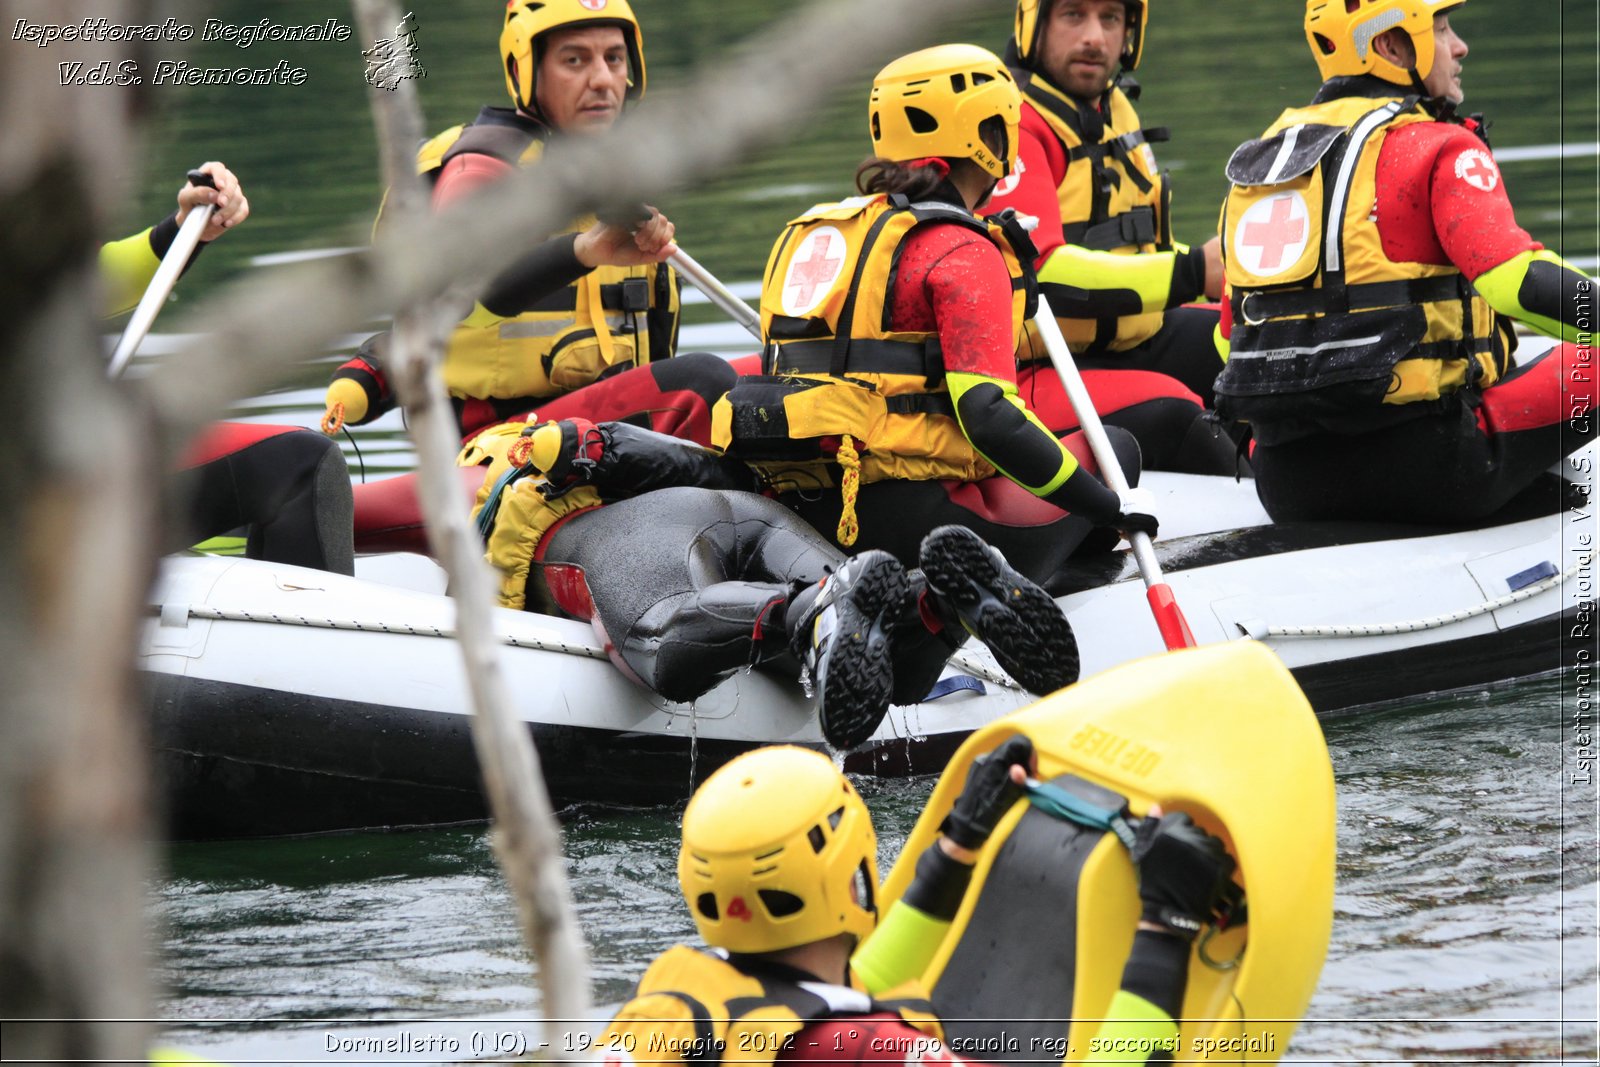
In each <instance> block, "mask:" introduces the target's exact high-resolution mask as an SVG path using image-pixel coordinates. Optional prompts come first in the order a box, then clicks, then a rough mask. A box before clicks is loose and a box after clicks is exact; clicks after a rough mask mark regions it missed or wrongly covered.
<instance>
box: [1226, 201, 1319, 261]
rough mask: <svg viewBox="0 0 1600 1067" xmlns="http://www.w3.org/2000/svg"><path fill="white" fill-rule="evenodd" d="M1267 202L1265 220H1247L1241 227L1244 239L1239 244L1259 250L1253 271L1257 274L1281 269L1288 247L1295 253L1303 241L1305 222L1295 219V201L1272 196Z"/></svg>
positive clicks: (1302, 244)
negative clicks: (1267, 214)
mask: <svg viewBox="0 0 1600 1067" xmlns="http://www.w3.org/2000/svg"><path fill="white" fill-rule="evenodd" d="M1268 203H1270V204H1271V205H1272V209H1271V211H1272V213H1271V214H1270V215H1269V216H1268V217H1267V221H1265V222H1251V221H1250V220H1249V219H1248V218H1246V219H1245V221H1244V223H1243V225H1242V226H1240V230H1241V231H1243V234H1244V236H1243V237H1241V238H1240V239H1239V243H1240V244H1242V245H1244V246H1245V247H1246V248H1259V249H1261V261H1260V263H1259V264H1258V265H1257V268H1256V271H1255V273H1257V274H1272V273H1276V272H1277V271H1278V270H1279V269H1280V268H1282V266H1283V254H1284V252H1286V251H1288V250H1289V249H1290V248H1291V247H1294V248H1295V249H1296V251H1298V250H1299V248H1300V247H1302V246H1304V244H1305V240H1306V220H1305V218H1304V217H1301V218H1298V219H1297V218H1295V217H1294V201H1293V200H1292V199H1291V198H1289V197H1287V196H1275V197H1273V198H1272V199H1271V200H1270V201H1268ZM1254 213H1255V212H1251V214H1254ZM1296 258H1298V256H1297V257H1296Z"/></svg>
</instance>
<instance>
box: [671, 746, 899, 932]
mask: <svg viewBox="0 0 1600 1067" xmlns="http://www.w3.org/2000/svg"><path fill="white" fill-rule="evenodd" d="M678 883H679V885H681V886H682V887H683V896H684V899H685V900H686V901H688V904H689V911H690V912H691V913H693V915H694V921H695V925H696V926H697V927H699V929H700V936H701V937H702V938H703V939H704V940H705V942H706V944H708V945H712V946H715V947H717V948H724V949H727V950H728V951H729V952H746V953H747V952H776V951H777V950H779V949H785V948H793V947H794V946H796V945H805V944H809V943H811V942H813V941H821V940H822V939H824V938H828V937H832V936H834V935H835V934H840V933H850V934H854V935H855V936H856V939H857V940H860V939H862V938H864V937H866V935H867V934H868V933H870V932H871V931H872V928H873V926H874V925H876V923H877V921H878V913H877V908H876V906H875V900H876V897H877V893H878V841H877V837H876V835H875V834H873V832H872V816H871V814H870V813H869V812H868V811H867V806H866V804H865V803H863V802H862V800H861V796H860V794H858V793H857V792H856V791H855V787H854V786H852V785H851V784H850V782H849V780H848V779H847V778H845V776H844V775H842V774H840V773H839V771H838V770H837V769H835V767H834V766H833V763H832V762H831V761H830V760H829V759H828V757H826V756H824V755H822V753H820V752H813V751H811V750H810V749H804V748H795V747H793V746H789V745H782V746H775V747H769V748H759V749H756V750H755V751H754V752H747V753H745V754H744V755H742V756H739V757H738V758H736V759H734V760H732V761H730V762H729V763H728V764H726V765H725V766H723V767H721V768H720V769H718V770H717V771H716V773H714V774H713V775H712V776H711V777H710V778H707V779H706V780H705V782H704V784H702V785H701V786H700V788H699V789H698V790H696V791H695V794H694V797H693V798H692V799H690V801H689V807H688V808H687V809H686V810H685V811H684V813H683V847H682V849H681V850H680V851H679V852H678Z"/></svg>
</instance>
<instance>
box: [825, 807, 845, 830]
mask: <svg viewBox="0 0 1600 1067" xmlns="http://www.w3.org/2000/svg"><path fill="white" fill-rule="evenodd" d="M843 818H844V809H843V808H835V809H834V810H833V814H831V815H829V816H828V829H830V830H837V829H838V828H839V822H840V821H841V820H842V819H843Z"/></svg>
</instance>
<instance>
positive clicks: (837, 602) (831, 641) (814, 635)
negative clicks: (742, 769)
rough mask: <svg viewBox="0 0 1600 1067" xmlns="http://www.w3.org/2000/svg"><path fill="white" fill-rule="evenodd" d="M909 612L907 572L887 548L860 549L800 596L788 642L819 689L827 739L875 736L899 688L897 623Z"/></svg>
mask: <svg viewBox="0 0 1600 1067" xmlns="http://www.w3.org/2000/svg"><path fill="white" fill-rule="evenodd" d="M911 610H912V600H911V587H910V585H909V584H908V583H907V581H906V572H905V569H904V568H902V567H901V566H900V563H899V561H898V560H896V559H895V558H894V557H893V556H891V555H889V553H887V552H879V551H877V550H873V551H869V552H863V553H861V554H860V555H858V556H855V557H853V558H851V559H849V560H847V561H846V562H845V563H844V564H843V565H842V566H840V567H839V569H838V570H836V571H834V572H833V573H832V574H830V575H828V576H827V577H826V578H824V579H823V580H822V581H820V582H818V583H817V584H816V585H813V586H809V587H807V588H805V589H803V590H801V591H800V592H799V593H798V594H796V596H795V598H794V600H793V601H792V602H791V604H790V606H789V609H788V612H787V617H788V618H789V619H791V620H793V623H792V624H791V625H790V627H789V644H790V648H791V649H792V650H793V652H794V655H795V658H796V659H798V660H799V661H800V662H801V664H802V665H803V666H804V667H805V669H806V670H808V671H809V672H810V673H811V678H812V683H813V684H814V685H815V686H816V693H817V714H818V717H819V718H820V720H821V725H822V736H823V737H824V738H826V739H827V742H828V744H830V745H832V746H833V747H834V748H837V749H851V748H855V747H856V746H857V745H859V744H861V743H862V742H863V741H865V740H866V739H867V738H869V737H871V736H872V732H873V731H874V730H876V729H877V728H878V724H879V723H881V722H882V721H883V716H884V715H885V714H886V713H887V712H888V710H889V697H890V694H891V692H892V691H893V689H894V669H893V667H892V665H891V663H890V653H891V650H892V647H891V646H892V644H893V639H894V631H895V628H896V627H897V626H898V625H899V623H900V620H901V619H903V618H905V617H906V616H907V615H908V614H909V613H910V611H911Z"/></svg>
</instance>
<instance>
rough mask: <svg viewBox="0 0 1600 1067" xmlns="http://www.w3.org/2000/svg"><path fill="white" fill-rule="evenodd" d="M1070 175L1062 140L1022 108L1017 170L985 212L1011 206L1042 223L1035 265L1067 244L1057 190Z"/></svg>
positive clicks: (1035, 239) (997, 190)
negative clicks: (1068, 174)
mask: <svg viewBox="0 0 1600 1067" xmlns="http://www.w3.org/2000/svg"><path fill="white" fill-rule="evenodd" d="M1066 174H1067V153H1066V150H1065V149H1064V148H1063V147H1062V145H1061V140H1060V139H1059V138H1058V137H1056V135H1055V133H1054V131H1052V130H1051V129H1050V127H1049V126H1047V125H1046V124H1045V121H1044V119H1042V118H1040V117H1039V113H1038V112H1037V111H1035V110H1034V109H1033V107H1032V106H1031V105H1029V104H1023V105H1022V121H1021V123H1020V124H1019V126H1018V135H1017V170H1016V173H1015V174H1012V175H1010V176H1008V177H1006V178H1003V179H1002V180H1001V182H1000V184H999V185H998V186H996V187H995V192H994V195H993V196H992V197H990V198H989V202H988V203H986V204H984V205H983V207H982V211H983V213H984V214H986V215H992V214H995V213H997V212H1000V211H1002V210H1004V209H1005V208H1008V207H1011V208H1016V209H1017V211H1018V213H1020V214H1023V215H1032V216H1033V217H1034V218H1036V219H1038V220H1039V225H1038V228H1037V229H1035V230H1034V231H1033V234H1032V237H1033V244H1034V247H1035V248H1037V249H1038V250H1039V258H1038V259H1037V260H1035V262H1034V265H1035V266H1043V264H1044V261H1045V259H1046V258H1048V257H1049V255H1050V253H1051V252H1054V251H1055V250H1056V249H1058V248H1060V247H1061V246H1062V245H1063V244H1065V243H1066V237H1065V236H1064V235H1063V234H1062V231H1061V198H1060V193H1059V192H1058V189H1059V188H1060V185H1061V181H1062V179H1063V178H1065V177H1066Z"/></svg>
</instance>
